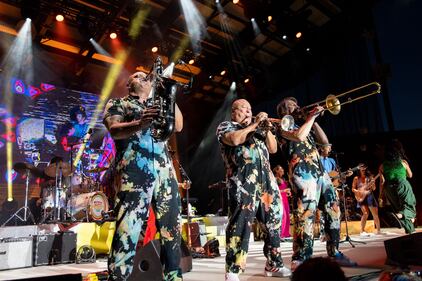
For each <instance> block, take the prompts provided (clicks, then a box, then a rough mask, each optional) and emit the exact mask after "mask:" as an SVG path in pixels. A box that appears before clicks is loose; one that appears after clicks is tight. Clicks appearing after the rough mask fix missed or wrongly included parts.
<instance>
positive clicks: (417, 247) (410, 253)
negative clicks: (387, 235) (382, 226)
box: [384, 232, 422, 266]
mask: <svg viewBox="0 0 422 281" xmlns="http://www.w3.org/2000/svg"><path fill="white" fill-rule="evenodd" d="M384 246H385V251H386V252H387V261H386V262H385V263H386V264H390V265H403V266H408V265H422V232H418V233H413V234H410V235H405V236H401V237H397V238H393V239H389V240H385V241H384Z"/></svg>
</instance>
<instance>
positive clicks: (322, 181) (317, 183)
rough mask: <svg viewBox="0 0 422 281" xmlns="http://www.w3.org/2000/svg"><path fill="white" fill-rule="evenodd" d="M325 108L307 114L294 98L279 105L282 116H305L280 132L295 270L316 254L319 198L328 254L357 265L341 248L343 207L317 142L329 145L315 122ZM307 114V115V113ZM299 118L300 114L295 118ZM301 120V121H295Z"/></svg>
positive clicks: (338, 260) (343, 263)
mask: <svg viewBox="0 0 422 281" xmlns="http://www.w3.org/2000/svg"><path fill="white" fill-rule="evenodd" d="M321 111H323V107H321V106H319V105H317V106H316V107H314V108H313V109H312V110H311V111H310V112H309V113H308V114H307V115H306V114H304V113H303V112H302V111H301V110H300V107H299V105H298V103H297V100H296V99H295V98H293V97H287V98H284V99H283V100H281V102H280V103H279V104H278V106H277V113H278V115H279V117H280V118H283V117H285V116H286V115H290V116H302V118H303V119H304V120H300V122H301V123H302V124H301V125H298V124H294V125H293V126H288V127H289V129H287V130H282V131H281V137H282V138H284V139H285V140H286V145H287V147H288V160H289V177H290V181H291V182H292V184H293V186H292V188H293V212H292V213H293V217H294V222H293V225H294V230H293V256H292V264H291V269H292V271H294V270H295V269H296V268H297V266H299V265H300V264H301V263H302V262H303V261H304V260H306V259H309V258H310V257H311V256H312V254H313V229H314V227H313V224H314V221H315V212H316V209H317V206H318V204H319V201H320V200H322V202H321V203H322V204H321V205H323V206H324V208H323V209H324V210H323V215H324V217H325V233H326V241H327V242H326V249H327V253H328V255H329V256H330V257H331V258H332V259H333V260H335V261H336V262H338V263H339V264H340V265H342V266H355V265H356V263H354V262H352V261H350V260H349V259H348V258H347V257H345V256H344V255H343V254H342V253H341V252H339V250H338V246H339V240H340V208H339V201H338V198H337V196H336V193H335V190H334V188H333V186H332V183H331V179H330V177H329V176H328V174H327V172H325V171H324V168H323V165H322V163H321V158H320V155H319V153H318V149H317V146H316V141H317V142H318V143H321V144H328V143H329V142H328V138H327V136H326V134H325V133H324V130H323V129H322V128H321V127H320V126H319V125H318V123H316V122H315V120H316V118H317V117H318V116H319V115H320V113H321ZM304 115H305V116H304ZM296 118H297V117H296ZM296 121H299V120H296Z"/></svg>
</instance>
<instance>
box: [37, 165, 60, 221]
mask: <svg viewBox="0 0 422 281" xmlns="http://www.w3.org/2000/svg"><path fill="white" fill-rule="evenodd" d="M62 178H63V173H62V168H61V167H60V165H57V167H56V182H55V187H54V195H53V196H54V200H53V202H54V203H53V207H52V208H51V210H50V211H49V212H47V213H45V214H44V216H43V218H42V220H41V221H40V223H44V222H45V221H47V219H50V222H59V221H60V219H61V210H62V207H61V206H60V198H61V193H62V189H63V188H62V184H63V183H62ZM64 216H65V214H64Z"/></svg>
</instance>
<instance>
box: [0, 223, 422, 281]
mask: <svg viewBox="0 0 422 281" xmlns="http://www.w3.org/2000/svg"><path fill="white" fill-rule="evenodd" d="M382 231H383V232H384V234H383V235H375V236H371V237H365V238H361V237H360V236H359V235H352V236H351V238H352V239H353V240H356V241H364V242H366V244H358V243H356V244H355V245H356V247H355V248H352V247H351V245H350V244H349V243H347V242H345V243H342V244H341V245H340V250H341V251H342V252H343V253H344V254H345V255H347V256H348V257H349V258H351V259H353V260H354V261H356V262H357V263H358V264H359V266H358V267H355V268H343V270H344V271H345V273H346V276H347V277H352V276H356V275H362V274H368V273H374V274H373V275H371V276H372V277H371V278H369V279H365V280H378V276H379V272H380V271H381V270H383V269H386V268H388V267H387V266H385V265H384V262H385V259H386V252H385V249H384V243H383V241H384V240H387V239H391V238H395V237H399V236H401V235H404V231H403V230H402V229H382ZM417 231H418V232H422V228H419V229H417ZM262 247H263V242H262V241H257V242H251V243H250V250H249V256H248V261H247V268H246V271H245V272H244V273H243V274H241V275H240V280H242V281H245V280H249V281H252V280H254V281H255V280H256V281H260V280H262V281H263V280H267V281H269V280H289V278H274V277H264V275H263V270H264V265H265V257H264V255H263V254H262ZM282 249H283V258H284V262H285V264H286V266H288V267H290V258H291V254H292V243H291V242H284V243H282ZM220 253H221V257H218V258H214V259H209V258H207V259H194V260H193V269H192V271H191V272H188V273H185V274H184V275H183V279H184V280H185V281H201V280H216V281H217V280H224V262H225V261H224V257H225V250H224V248H222V247H220ZM314 255H315V256H325V255H326V252H325V243H321V242H319V240H315V247H314ZM106 268H107V263H106V261H105V260H98V261H97V262H96V263H95V264H62V265H52V266H39V267H31V268H22V269H14V270H6V271H0V280H18V279H23V278H34V277H42V276H53V275H61V274H72V273H82V275H83V276H86V275H88V274H89V273H95V272H101V271H104V270H106Z"/></svg>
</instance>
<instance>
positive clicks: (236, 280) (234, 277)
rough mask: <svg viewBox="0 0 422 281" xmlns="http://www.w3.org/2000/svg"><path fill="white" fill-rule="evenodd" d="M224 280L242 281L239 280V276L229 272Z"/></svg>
mask: <svg viewBox="0 0 422 281" xmlns="http://www.w3.org/2000/svg"><path fill="white" fill-rule="evenodd" d="M224 280H225V281H240V280H239V274H236V273H232V272H227V273H226V275H225V277H224Z"/></svg>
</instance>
